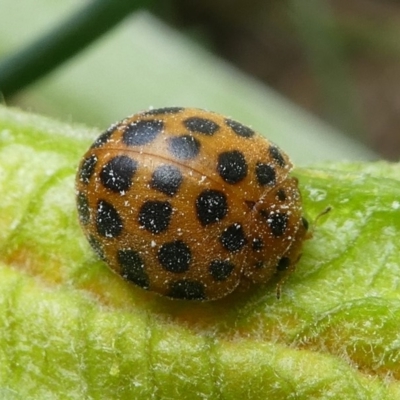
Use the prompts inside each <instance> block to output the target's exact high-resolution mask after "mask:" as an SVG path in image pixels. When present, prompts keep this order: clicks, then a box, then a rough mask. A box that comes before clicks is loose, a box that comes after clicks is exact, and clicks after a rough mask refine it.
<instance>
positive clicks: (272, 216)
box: [260, 210, 289, 237]
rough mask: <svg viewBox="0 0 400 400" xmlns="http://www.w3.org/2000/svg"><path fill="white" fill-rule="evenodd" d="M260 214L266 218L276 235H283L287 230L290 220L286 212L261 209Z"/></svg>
mask: <svg viewBox="0 0 400 400" xmlns="http://www.w3.org/2000/svg"><path fill="white" fill-rule="evenodd" d="M260 214H261V215H262V216H263V217H264V218H265V221H266V222H267V224H268V226H269V228H270V229H271V232H272V234H273V235H274V236H275V237H279V236H282V235H283V234H284V233H285V232H286V229H287V225H288V220H289V216H288V215H287V214H286V213H281V212H278V211H271V212H268V211H266V210H260Z"/></svg>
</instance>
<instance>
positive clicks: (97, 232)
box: [76, 107, 308, 300]
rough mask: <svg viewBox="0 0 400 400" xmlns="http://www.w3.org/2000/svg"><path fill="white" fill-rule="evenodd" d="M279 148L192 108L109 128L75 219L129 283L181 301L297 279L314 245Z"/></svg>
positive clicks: (98, 144)
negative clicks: (307, 246) (283, 277)
mask: <svg viewBox="0 0 400 400" xmlns="http://www.w3.org/2000/svg"><path fill="white" fill-rule="evenodd" d="M291 169H292V164H291V162H290V160H289V158H288V156H287V155H286V154H285V153H284V152H282V150H280V149H279V148H278V147H277V146H276V145H274V144H272V143H271V142H269V141H268V140H266V139H264V138H263V137H262V136H261V135H260V134H258V133H256V132H255V131H254V130H252V129H251V128H248V127H247V126H244V125H242V124H240V123H239V122H236V121H234V120H232V119H230V118H226V117H223V116H221V115H219V114H216V113H213V112H209V111H204V110H200V109H195V108H181V107H169V108H161V109H155V110H150V111H145V112H142V113H139V114H136V115H133V116H131V117H128V118H126V119H124V120H122V121H121V122H119V123H117V124H115V125H112V126H111V127H110V128H109V129H108V130H107V131H106V132H104V133H103V134H102V135H100V136H99V138H98V139H97V140H96V141H95V142H94V143H93V145H92V146H91V147H90V149H89V150H88V151H87V152H86V154H85V155H84V156H83V159H82V161H81V163H80V166H79V169H78V173H77V177H76V195H77V205H78V214H79V219H80V223H81V225H82V228H83V231H84V232H85V235H86V236H87V238H88V240H89V243H90V244H91V246H92V247H93V249H94V251H95V252H96V253H97V254H98V255H99V256H100V257H101V258H102V259H103V260H105V261H106V262H107V264H108V265H109V266H110V267H111V268H112V269H113V270H115V271H116V272H117V273H119V274H120V275H122V276H123V277H124V278H125V279H126V280H128V281H130V282H132V283H134V284H136V285H138V286H140V287H141V288H143V289H147V290H150V291H154V292H157V293H159V294H161V295H164V296H168V297H171V298H176V299H187V300H215V299H219V298H221V297H224V296H226V295H227V294H229V293H231V292H232V291H233V290H235V288H237V287H238V285H239V284H240V282H241V280H247V281H251V282H256V283H257V282H266V281H268V280H269V279H271V277H272V276H273V275H274V274H275V273H276V272H280V271H286V273H287V272H291V271H292V270H293V269H294V266H295V264H296V262H297V261H298V259H299V257H300V255H301V247H302V243H303V241H304V240H305V239H306V238H307V225H308V224H307V221H306V220H305V218H303V215H302V204H301V196H300V192H299V189H298V185H297V179H296V178H293V177H290V175H289V172H290V171H291Z"/></svg>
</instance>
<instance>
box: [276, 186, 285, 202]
mask: <svg viewBox="0 0 400 400" xmlns="http://www.w3.org/2000/svg"><path fill="white" fill-rule="evenodd" d="M276 198H277V199H278V200H279V201H286V199H287V197H286V192H285V191H284V190H283V189H278V191H277V192H276Z"/></svg>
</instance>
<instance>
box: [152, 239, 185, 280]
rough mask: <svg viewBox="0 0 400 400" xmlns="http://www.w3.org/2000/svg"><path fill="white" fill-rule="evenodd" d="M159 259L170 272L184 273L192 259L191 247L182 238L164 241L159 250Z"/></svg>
mask: <svg viewBox="0 0 400 400" xmlns="http://www.w3.org/2000/svg"><path fill="white" fill-rule="evenodd" d="M157 257H158V261H159V262H160V264H161V265H162V267H163V268H164V269H165V270H166V271H169V272H174V273H182V272H186V271H187V270H188V269H189V264H190V261H191V259H192V254H191V251H190V248H189V246H188V245H187V244H185V243H184V242H183V241H182V240H175V241H173V242H168V243H164V244H163V245H162V246H161V247H160V248H159V250H158V254H157Z"/></svg>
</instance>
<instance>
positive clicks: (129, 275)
mask: <svg viewBox="0 0 400 400" xmlns="http://www.w3.org/2000/svg"><path fill="white" fill-rule="evenodd" d="M117 261H118V264H119V265H120V267H121V275H122V276H123V277H124V278H125V279H126V280H128V281H130V282H133V283H134V284H136V285H138V286H140V287H141V288H143V289H148V288H149V286H150V280H149V276H148V275H147V273H146V272H145V270H144V262H143V260H142V257H141V256H140V255H139V253H138V252H137V251H134V250H131V249H126V250H125V249H122V250H118V253H117Z"/></svg>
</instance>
